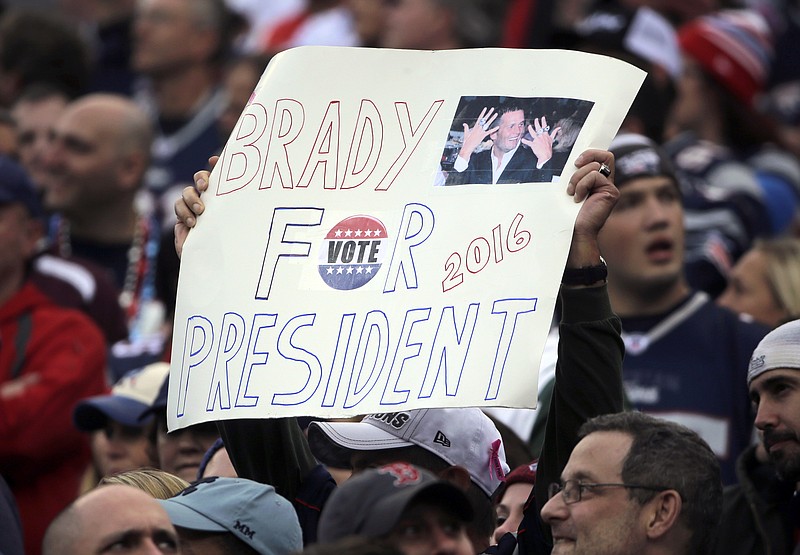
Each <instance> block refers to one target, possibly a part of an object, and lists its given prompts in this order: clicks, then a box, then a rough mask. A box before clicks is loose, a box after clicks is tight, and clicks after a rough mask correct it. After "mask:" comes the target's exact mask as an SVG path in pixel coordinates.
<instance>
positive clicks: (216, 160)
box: [208, 156, 219, 170]
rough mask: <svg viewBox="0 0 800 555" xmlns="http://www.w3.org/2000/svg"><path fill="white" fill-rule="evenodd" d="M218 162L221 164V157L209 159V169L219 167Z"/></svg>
mask: <svg viewBox="0 0 800 555" xmlns="http://www.w3.org/2000/svg"><path fill="white" fill-rule="evenodd" d="M217 162H219V156H212V157H211V158H209V159H208V167H209V168H211V169H212V170H213V169H214V166H216V165H217Z"/></svg>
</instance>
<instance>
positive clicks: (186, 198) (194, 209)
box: [175, 187, 206, 216]
mask: <svg viewBox="0 0 800 555" xmlns="http://www.w3.org/2000/svg"><path fill="white" fill-rule="evenodd" d="M180 205H183V206H185V207H186V208H187V209H188V210H189V211H190V212H191V214H189V215H190V216H196V215H198V214H202V213H203V212H204V211H205V209H206V206H205V204H203V201H202V200H201V199H200V194H199V193H198V192H197V191H196V190H195V189H194V187H184V189H183V192H182V193H181V198H179V199H178V200H177V201H175V207H176V210H177V208H178V206H180ZM176 214H177V212H176Z"/></svg>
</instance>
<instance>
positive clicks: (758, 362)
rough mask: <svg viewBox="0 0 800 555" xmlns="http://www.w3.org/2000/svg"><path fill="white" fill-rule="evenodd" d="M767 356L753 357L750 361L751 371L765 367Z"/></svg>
mask: <svg viewBox="0 0 800 555" xmlns="http://www.w3.org/2000/svg"><path fill="white" fill-rule="evenodd" d="M766 358H767V355H761V356H757V357H753V358H751V359H750V370H758V369H759V368H761V367H763V366H764V364H766V363H765V359H766Z"/></svg>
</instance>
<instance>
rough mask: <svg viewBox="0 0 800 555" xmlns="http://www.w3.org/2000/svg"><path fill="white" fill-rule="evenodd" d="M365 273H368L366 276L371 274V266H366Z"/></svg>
mask: <svg viewBox="0 0 800 555" xmlns="http://www.w3.org/2000/svg"><path fill="white" fill-rule="evenodd" d="M367 273H368V274H371V273H372V266H367Z"/></svg>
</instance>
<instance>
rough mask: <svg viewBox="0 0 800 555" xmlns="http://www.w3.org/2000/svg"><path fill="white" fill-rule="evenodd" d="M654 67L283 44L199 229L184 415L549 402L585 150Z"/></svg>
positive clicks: (189, 264) (491, 52) (185, 310)
mask: <svg viewBox="0 0 800 555" xmlns="http://www.w3.org/2000/svg"><path fill="white" fill-rule="evenodd" d="M642 79H643V73H642V72H641V71H639V70H638V69H635V68H633V67H632V66H629V65H627V64H625V63H622V62H619V61H617V60H613V59H610V58H605V57H601V56H595V55H590V54H581V53H576V52H566V51H523V50H501V49H488V50H465V51H440V52H413V51H394V50H380V49H378V50H373V49H347V48H315V47H309V48H300V49H294V50H290V51H287V52H285V53H283V54H280V55H279V56H277V57H276V58H275V59H273V61H272V62H271V63H270V65H269V67H268V68H267V70H266V71H265V73H264V75H263V77H262V79H261V81H260V83H259V85H258V86H257V88H256V91H255V92H254V94H253V97H252V99H251V102H250V103H249V105H248V107H247V108H246V109H245V110H244V112H243V114H242V116H241V118H240V119H239V122H238V124H237V126H236V128H235V129H234V132H233V134H232V136H231V138H230V139H229V141H228V143H227V145H226V147H225V150H224V151H223V153H222V156H221V158H220V160H219V163H218V164H217V166H216V167H215V168H214V171H213V173H212V175H211V180H210V187H209V190H208V192H207V193H206V194H205V195H204V197H203V199H204V201H205V203H206V212H205V213H204V214H203V215H202V217H200V218H199V222H198V225H197V227H196V228H195V229H194V230H193V231H192V232H191V233H190V235H189V239H188V240H187V242H186V245H185V248H184V253H183V260H182V263H181V274H180V284H179V292H178V303H177V308H176V314H175V332H174V339H173V346H172V367H171V371H170V383H169V408H168V420H169V426H170V428H171V429H173V428H180V427H184V426H187V425H190V424H194V423H197V422H201V421H206V420H218V419H227V418H261V417H276V416H289V415H318V416H345V415H356V414H363V413H370V412H390V411H396V410H400V409H410V408H420V407H462V406H507V407H532V406H534V404H535V401H536V388H537V385H536V384H537V369H538V364H539V358H540V356H541V352H542V349H543V347H544V341H545V338H546V335H547V331H548V328H549V326H550V323H551V318H552V314H553V309H554V306H555V300H556V295H557V292H558V288H559V281H560V276H561V274H562V271H563V268H564V263H565V261H566V255H567V252H568V248H569V242H570V238H571V234H572V226H573V223H574V220H575V216H576V214H577V211H578V209H579V206H578V205H576V204H575V203H574V202H573V200H572V198H571V197H569V196H568V195H567V194H566V192H565V191H566V186H567V183H568V180H569V177H570V175H571V174H572V173H573V171H574V160H575V158H577V156H578V155H579V154H580V153H581V152H582V151H583V150H585V149H587V148H590V147H591V148H605V147H607V146H608V144H609V143H610V141H611V139H612V137H613V135H614V134H615V133H616V131H617V129H618V127H619V125H620V123H621V122H622V119H623V117H624V115H625V114H626V113H627V110H628V107H629V106H630V104H631V102H632V100H633V98H634V96H635V93H636V91H637V90H638V88H639V85H640V84H641V81H642ZM467 146H469V147H470V148H465V147H467ZM473 147H474V148H473ZM459 153H461V154H462V155H463V156H461V157H459ZM459 158H461V159H460V160H459ZM498 160H499V161H500V163H502V166H501V167H500V169H499V170H498V169H496V168H497V164H498Z"/></svg>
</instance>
